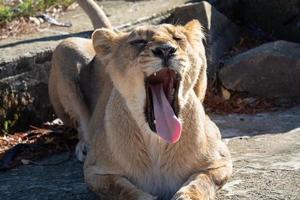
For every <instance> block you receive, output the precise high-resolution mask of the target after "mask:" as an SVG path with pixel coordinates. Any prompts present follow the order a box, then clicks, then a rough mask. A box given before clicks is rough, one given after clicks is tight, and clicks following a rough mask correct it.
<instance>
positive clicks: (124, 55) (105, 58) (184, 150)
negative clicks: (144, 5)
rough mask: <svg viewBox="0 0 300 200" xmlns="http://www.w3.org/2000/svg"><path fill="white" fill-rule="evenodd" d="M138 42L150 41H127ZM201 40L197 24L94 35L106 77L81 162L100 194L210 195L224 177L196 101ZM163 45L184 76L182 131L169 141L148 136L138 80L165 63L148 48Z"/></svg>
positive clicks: (221, 147) (201, 91)
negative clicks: (109, 82) (140, 44)
mask: <svg viewBox="0 0 300 200" xmlns="http://www.w3.org/2000/svg"><path fill="white" fill-rule="evenodd" d="M138 39H144V40H146V41H148V43H147V45H146V46H145V48H143V49H142V50H140V49H137V48H136V47H135V46H133V45H132V44H131V43H132V41H135V40H138ZM202 39H203V35H202V32H201V26H200V24H199V22H198V21H191V22H189V23H188V24H187V25H185V26H173V25H159V26H144V27H139V28H136V29H134V30H133V31H131V32H129V33H123V32H115V31H112V30H108V29H99V30H96V31H95V32H94V34H93V37H92V40H93V45H94V49H95V51H96V57H97V60H98V62H99V63H101V66H102V68H103V69H102V70H103V72H104V71H105V72H106V73H107V75H108V76H109V77H110V79H111V80H112V85H110V86H109V87H110V88H111V90H108V92H109V94H105V95H106V96H107V98H106V101H102V102H101V105H100V103H99V102H98V104H97V106H96V109H95V111H94V112H93V115H92V117H91V121H90V125H89V134H88V135H90V136H91V137H93V139H92V140H91V141H92V143H91V150H90V152H89V153H88V156H87V159H86V161H85V166H84V174H85V180H86V183H87V184H88V186H89V187H90V188H91V189H92V190H93V191H94V192H96V193H97V194H98V195H99V196H101V199H130V200H131V199H155V198H157V199H171V198H172V197H173V199H213V198H214V195H215V192H216V190H217V189H218V188H220V186H222V185H223V184H224V183H225V182H226V180H227V179H228V178H229V177H230V175H231V170H232V166H231V159H230V154H229V152H228V149H227V147H226V145H225V144H224V143H223V142H222V141H221V136H220V133H219V130H218V128H217V127H216V126H215V124H214V123H213V122H212V121H211V120H210V119H209V118H208V117H207V116H206V115H205V113H204V109H203V106H202V100H203V98H204V95H205V88H206V74H205V73H206V59H205V51H204V46H203V43H202ZM166 43H167V44H170V45H172V46H173V47H175V48H177V51H176V54H175V56H174V57H173V58H172V60H171V65H170V67H171V68H173V69H174V70H176V71H177V72H178V73H180V75H181V77H182V81H181V84H180V88H179V94H178V98H179V105H180V113H179V119H180V120H181V122H182V124H183V130H182V136H181V138H180V140H179V141H178V142H177V143H175V144H167V143H166V142H165V141H164V140H162V139H161V138H160V137H159V136H157V135H156V134H155V133H153V132H152V131H151V130H150V128H149V125H148V123H147V122H146V119H145V114H144V106H145V101H146V92H145V85H144V79H145V77H147V76H150V75H151V74H152V73H154V72H155V71H158V70H160V69H162V68H163V66H162V61H161V59H160V58H158V57H155V56H154V55H153V53H152V51H151V50H152V49H154V48H155V47H157V46H159V45H161V44H166ZM101 89H104V90H105V88H100V92H99V93H100V98H101ZM106 91H107V90H106ZM103 113H104V114H103ZM99 116H102V117H99Z"/></svg>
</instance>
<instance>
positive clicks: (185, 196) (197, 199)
mask: <svg viewBox="0 0 300 200" xmlns="http://www.w3.org/2000/svg"><path fill="white" fill-rule="evenodd" d="M210 199H214V198H210V196H209V195H207V194H206V193H205V192H201V191H199V190H195V189H194V188H188V189H187V188H184V190H181V191H178V192H177V193H176V194H175V195H174V196H173V198H172V200H210Z"/></svg>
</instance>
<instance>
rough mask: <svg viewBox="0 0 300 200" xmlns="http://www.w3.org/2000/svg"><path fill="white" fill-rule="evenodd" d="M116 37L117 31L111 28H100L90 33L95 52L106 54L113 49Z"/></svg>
mask: <svg viewBox="0 0 300 200" xmlns="http://www.w3.org/2000/svg"><path fill="white" fill-rule="evenodd" d="M117 38H118V33H116V32H115V31H113V30H111V29H107V28H100V29H97V30H95V31H94V33H93V35H92V41H93V46H94V49H95V51H96V54H98V55H100V56H103V57H105V56H107V55H108V54H110V53H111V52H112V51H113V48H114V46H115V44H116V40H117Z"/></svg>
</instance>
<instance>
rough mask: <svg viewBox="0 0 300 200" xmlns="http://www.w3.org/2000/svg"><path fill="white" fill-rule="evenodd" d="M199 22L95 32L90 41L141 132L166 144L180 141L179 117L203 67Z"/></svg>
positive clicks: (203, 59)
mask: <svg viewBox="0 0 300 200" xmlns="http://www.w3.org/2000/svg"><path fill="white" fill-rule="evenodd" d="M202 39H203V34H202V31H201V25H200V24H199V22H198V21H196V20H192V21H190V22H189V23H187V24H186V25H185V26H174V25H170V24H162V25H158V26H144V27H138V28H136V29H134V30H133V31H131V32H126V33H125V32H116V31H113V30H109V29H98V30H96V31H95V32H94V34H93V36H92V40H93V45H94V48H95V51H96V54H97V56H98V57H99V58H100V59H101V60H102V61H103V63H104V64H105V66H106V68H107V72H108V73H109V75H110V76H111V79H112V81H113V84H114V86H115V88H116V89H117V91H118V92H119V93H120V94H121V95H122V96H123V97H124V99H125V101H126V104H127V107H128V109H129V111H130V112H131V114H132V116H133V118H134V119H135V120H136V122H137V124H138V126H139V127H140V129H141V131H142V132H146V133H147V132H157V133H158V135H159V136H160V137H162V138H163V139H164V140H166V141H167V142H169V143H174V142H177V141H178V140H179V138H180V135H181V130H182V124H181V120H180V111H181V109H182V108H184V106H185V104H186V102H187V100H188V98H189V96H190V93H191V92H193V88H194V87H195V84H196V81H197V79H198V77H199V73H200V71H201V68H202V67H203V66H205V65H206V60H205V54H204V47H203V44H202Z"/></svg>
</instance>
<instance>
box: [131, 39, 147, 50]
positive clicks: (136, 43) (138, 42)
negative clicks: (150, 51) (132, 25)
mask: <svg viewBox="0 0 300 200" xmlns="http://www.w3.org/2000/svg"><path fill="white" fill-rule="evenodd" d="M147 43H148V41H147V40H143V39H139V40H133V41H131V42H130V44H131V45H133V46H136V47H139V48H142V47H145V46H146V45H147Z"/></svg>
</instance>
